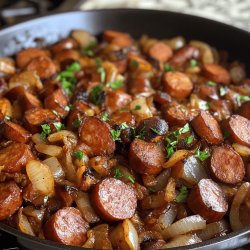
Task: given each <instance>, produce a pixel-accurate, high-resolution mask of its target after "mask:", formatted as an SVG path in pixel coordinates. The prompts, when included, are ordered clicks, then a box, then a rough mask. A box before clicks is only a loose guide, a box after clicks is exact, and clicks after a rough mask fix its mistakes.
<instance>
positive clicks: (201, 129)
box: [191, 110, 223, 144]
mask: <svg viewBox="0 0 250 250" xmlns="http://www.w3.org/2000/svg"><path fill="white" fill-rule="evenodd" d="M191 124H192V126H193V128H194V130H195V132H196V133H197V134H198V135H199V136H200V137H201V138H203V139H205V140H206V141H207V142H208V143H210V144H219V143H221V142H222V141H223V135H222V132H221V129H220V126H219V124H218V122H217V121H216V120H215V119H214V117H213V116H212V115H211V114H210V113H209V112H208V111H204V110H202V111H201V112H200V114H199V115H198V116H196V117H195V118H194V119H193V120H192V121H191Z"/></svg>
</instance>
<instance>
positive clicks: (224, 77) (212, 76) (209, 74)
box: [203, 63, 231, 84]
mask: <svg viewBox="0 0 250 250" xmlns="http://www.w3.org/2000/svg"><path fill="white" fill-rule="evenodd" d="M203 74H204V76H205V77H206V78H208V79H209V80H211V81H214V82H217V83H222V84H229V83H230V81H231V79H230V74H229V72H228V71H227V70H226V69H225V68H223V67H222V66H220V65H218V64H212V63H211V64H205V65H204V67H203Z"/></svg>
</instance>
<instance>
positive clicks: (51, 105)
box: [44, 89, 69, 117]
mask: <svg viewBox="0 0 250 250" xmlns="http://www.w3.org/2000/svg"><path fill="white" fill-rule="evenodd" d="M68 101H69V100H68V98H67V96H66V95H65V94H64V92H63V90H62V89H57V90H55V91H54V92H53V93H51V94H50V95H48V96H47V97H46V98H45V100H44V106H45V108H47V109H51V110H55V111H56V112H57V113H58V114H59V115H60V116H62V117H64V116H66V115H67V113H68V111H66V110H65V107H66V106H67V105H68Z"/></svg>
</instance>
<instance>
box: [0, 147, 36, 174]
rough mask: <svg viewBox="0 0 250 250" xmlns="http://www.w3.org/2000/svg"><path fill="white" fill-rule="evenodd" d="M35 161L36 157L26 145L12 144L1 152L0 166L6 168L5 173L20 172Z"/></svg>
mask: <svg viewBox="0 0 250 250" xmlns="http://www.w3.org/2000/svg"><path fill="white" fill-rule="evenodd" d="M33 159H34V156H33V154H32V152H31V150H30V148H29V146H28V145H26V144H22V143H12V144H10V145H9V146H8V147H6V148H3V149H1V150H0V166H4V169H3V171H4V172H8V173H16V172H20V171H21V170H22V169H23V168H24V167H25V166H26V164H27V162H28V161H30V160H33Z"/></svg>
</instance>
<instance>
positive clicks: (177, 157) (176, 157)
mask: <svg viewBox="0 0 250 250" xmlns="http://www.w3.org/2000/svg"><path fill="white" fill-rule="evenodd" d="M188 154H189V151H188V150H185V149H181V150H178V151H176V152H174V154H173V155H172V156H171V157H170V159H169V160H168V161H167V162H166V163H164V165H163V167H164V168H171V167H173V166H174V165H175V164H176V163H177V162H178V161H181V160H183V159H185V158H186V157H187V156H188Z"/></svg>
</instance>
